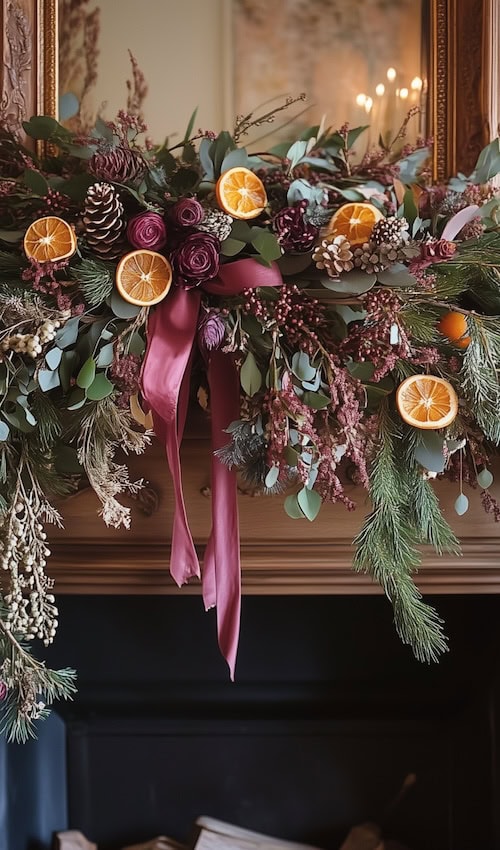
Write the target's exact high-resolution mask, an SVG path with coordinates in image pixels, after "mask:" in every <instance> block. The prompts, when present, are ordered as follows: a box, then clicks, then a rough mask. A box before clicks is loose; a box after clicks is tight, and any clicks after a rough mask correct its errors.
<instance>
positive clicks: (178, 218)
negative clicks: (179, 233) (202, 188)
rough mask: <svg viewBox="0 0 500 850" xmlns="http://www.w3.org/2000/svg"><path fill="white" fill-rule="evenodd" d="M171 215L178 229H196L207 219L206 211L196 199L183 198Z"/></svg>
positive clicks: (173, 208) (174, 207)
mask: <svg viewBox="0 0 500 850" xmlns="http://www.w3.org/2000/svg"><path fill="white" fill-rule="evenodd" d="M171 215H172V218H173V220H174V222H175V224H176V225H177V226H178V227H196V225H197V224H200V222H201V221H203V219H204V217H205V211H204V209H203V207H202V205H201V204H200V202H199V201H197V200H196V198H182V200H180V201H177V203H176V204H174V206H173V207H172V209H171Z"/></svg>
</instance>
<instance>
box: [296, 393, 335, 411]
mask: <svg viewBox="0 0 500 850" xmlns="http://www.w3.org/2000/svg"><path fill="white" fill-rule="evenodd" d="M302 401H303V402H304V404H307V406H308V407H312V408H313V409H314V410H323V409H324V408H325V407H328V405H329V404H330V402H331V399H329V398H328V397H327V396H326V395H323V394H322V393H314V392H310V391H309V390H308V391H306V392H305V393H304V395H303V397H302Z"/></svg>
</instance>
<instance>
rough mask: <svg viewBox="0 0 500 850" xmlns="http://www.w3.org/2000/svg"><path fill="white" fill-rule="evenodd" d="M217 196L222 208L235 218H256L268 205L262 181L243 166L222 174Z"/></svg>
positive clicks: (216, 187)
mask: <svg viewBox="0 0 500 850" xmlns="http://www.w3.org/2000/svg"><path fill="white" fill-rule="evenodd" d="M215 195H216V198H217V203H218V204H219V206H220V208H221V209H223V210H224V212H226V213H228V214H229V215H232V216H233V218H240V219H241V218H242V219H246V218H256V217H257V216H258V215H260V214H261V212H262V210H263V209H264V208H265V206H266V204H267V195H266V190H265V189H264V184H263V182H262V180H261V179H260V177H257V175H256V174H254V173H253V171H250V169H249V168H244V167H243V166H235V167H234V168H229V169H228V170H227V171H225V172H224V174H221V176H220V177H219V179H218V180H217V184H216V186H215Z"/></svg>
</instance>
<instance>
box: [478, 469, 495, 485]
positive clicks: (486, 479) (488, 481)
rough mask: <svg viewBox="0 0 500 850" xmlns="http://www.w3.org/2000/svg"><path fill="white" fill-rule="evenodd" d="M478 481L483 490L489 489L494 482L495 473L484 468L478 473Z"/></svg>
mask: <svg viewBox="0 0 500 850" xmlns="http://www.w3.org/2000/svg"><path fill="white" fill-rule="evenodd" d="M477 483H478V484H479V486H480V487H482V488H483V490H487V489H488V487H491V485H492V484H493V475H492V474H491V472H490V470H489V469H482V470H481V472H479V473H478V476H477Z"/></svg>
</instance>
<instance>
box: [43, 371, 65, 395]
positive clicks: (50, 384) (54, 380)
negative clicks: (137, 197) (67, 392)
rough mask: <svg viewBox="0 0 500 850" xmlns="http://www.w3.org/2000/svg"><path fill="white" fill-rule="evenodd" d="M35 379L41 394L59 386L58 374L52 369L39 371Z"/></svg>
mask: <svg viewBox="0 0 500 850" xmlns="http://www.w3.org/2000/svg"><path fill="white" fill-rule="evenodd" d="M37 377H38V383H39V386H40V389H41V391H42V392H43V393H48V392H49V391H50V390H55V389H56V388H57V387H59V386H60V384H61V381H60V378H59V373H58V372H55V371H53V370H52V369H39V370H38V373H37Z"/></svg>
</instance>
